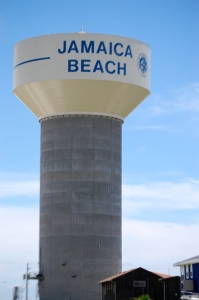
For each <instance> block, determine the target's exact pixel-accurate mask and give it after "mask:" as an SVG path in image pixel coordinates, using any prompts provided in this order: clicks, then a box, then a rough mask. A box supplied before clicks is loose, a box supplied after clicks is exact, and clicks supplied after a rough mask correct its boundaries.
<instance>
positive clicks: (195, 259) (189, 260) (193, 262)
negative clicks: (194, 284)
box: [173, 255, 199, 267]
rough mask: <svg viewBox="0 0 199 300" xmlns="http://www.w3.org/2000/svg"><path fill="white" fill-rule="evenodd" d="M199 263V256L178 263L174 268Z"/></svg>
mask: <svg viewBox="0 0 199 300" xmlns="http://www.w3.org/2000/svg"><path fill="white" fill-rule="evenodd" d="M197 263H199V255H197V256H194V257H191V258H188V259H185V260H182V261H180V262H177V263H175V264H174V265H173V266H174V267H179V266H185V265H192V264H197Z"/></svg>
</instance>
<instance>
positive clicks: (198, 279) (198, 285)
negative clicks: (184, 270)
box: [193, 263, 199, 293]
mask: <svg viewBox="0 0 199 300" xmlns="http://www.w3.org/2000/svg"><path fill="white" fill-rule="evenodd" d="M193 279H194V291H195V292H196V293H199V263H198V264H193Z"/></svg>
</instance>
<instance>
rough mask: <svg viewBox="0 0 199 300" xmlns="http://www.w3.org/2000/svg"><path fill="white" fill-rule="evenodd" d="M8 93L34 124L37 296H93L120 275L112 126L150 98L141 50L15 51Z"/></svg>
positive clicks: (73, 38) (58, 38) (50, 38)
mask: <svg viewBox="0 0 199 300" xmlns="http://www.w3.org/2000/svg"><path fill="white" fill-rule="evenodd" d="M13 92H14V94H15V95H16V96H17V97H18V98H19V99H20V100H21V101H22V102H23V103H24V104H25V105H26V106H27V107H28V108H29V109H30V110H31V111H32V112H33V113H34V114H35V115H36V117H37V118H38V119H39V122H40V123H41V174H40V237H39V239H40V249H39V256H40V258H39V262H40V273H42V274H43V276H41V278H43V280H40V281H39V290H40V299H41V300H58V299H60V300H66V299H67V300H68V299H70V300H94V299H95V300H101V287H100V286H98V284H97V283H98V282H99V281H100V280H102V279H104V278H106V277H108V276H111V275H113V274H116V273H118V272H120V271H121V205H122V203H121V132H122V130H121V127H122V123H123V122H124V119H125V118H126V116H127V115H128V114H130V113H131V111H132V110H133V109H134V108H135V107H136V106H137V105H138V104H139V103H140V102H141V101H142V100H143V99H144V98H145V97H147V95H149V93H150V49H149V47H148V46H147V45H146V44H144V43H142V42H139V41H137V40H133V39H129V38H124V37H120V36H113V35H104V34H87V33H76V34H55V35H46V36H40V37H35V38H31V39H27V40H24V41H22V42H19V43H18V44H16V45H15V48H14V82H13Z"/></svg>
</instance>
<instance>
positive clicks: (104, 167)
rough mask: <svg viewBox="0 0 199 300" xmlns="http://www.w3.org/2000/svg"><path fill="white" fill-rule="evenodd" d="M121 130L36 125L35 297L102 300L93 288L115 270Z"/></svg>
mask: <svg viewBox="0 0 199 300" xmlns="http://www.w3.org/2000/svg"><path fill="white" fill-rule="evenodd" d="M121 126H122V122H121V121H120V120H118V119H114V118H105V117H100V116H68V117H57V118H51V119H48V118H46V119H43V120H41V178H40V271H42V272H43V275H44V280H43V281H40V282H39V293H40V299H41V300H69V299H70V300H94V299H95V300H101V286H100V285H98V284H97V283H98V282H99V281H100V280H102V279H104V278H107V277H109V276H112V275H113V274H116V273H118V272H121Z"/></svg>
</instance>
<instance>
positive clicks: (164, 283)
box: [99, 268, 180, 300]
mask: <svg viewBox="0 0 199 300" xmlns="http://www.w3.org/2000/svg"><path fill="white" fill-rule="evenodd" d="M99 284H102V300H129V299H130V298H132V297H139V296H140V295H144V294H148V295H149V296H150V297H151V298H152V299H153V300H179V299H180V277H179V276H175V277H172V276H169V275H165V274H160V273H155V272H150V271H148V270H145V269H143V268H137V269H132V270H129V271H125V272H121V273H119V274H116V275H114V276H112V277H109V278H106V279H104V280H102V281H100V282H99Z"/></svg>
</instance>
